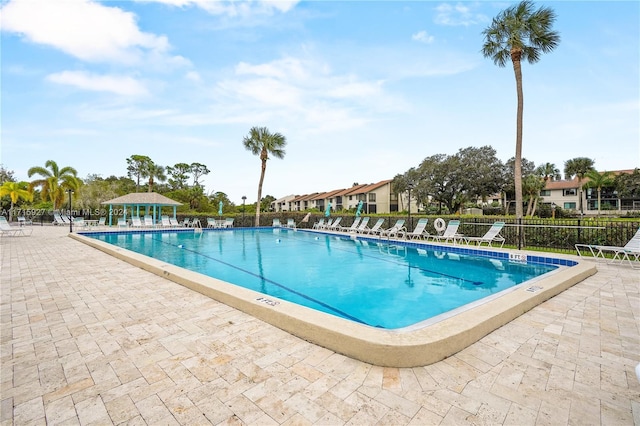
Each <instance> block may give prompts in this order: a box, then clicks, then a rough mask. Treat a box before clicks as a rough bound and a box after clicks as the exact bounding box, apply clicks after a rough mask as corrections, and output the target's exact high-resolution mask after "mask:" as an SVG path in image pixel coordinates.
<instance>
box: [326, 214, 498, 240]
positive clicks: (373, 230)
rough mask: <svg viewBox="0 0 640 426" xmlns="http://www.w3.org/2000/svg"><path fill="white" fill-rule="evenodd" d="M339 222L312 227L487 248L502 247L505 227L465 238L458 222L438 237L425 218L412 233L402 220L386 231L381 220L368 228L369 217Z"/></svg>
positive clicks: (420, 220)
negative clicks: (351, 221) (498, 245)
mask: <svg viewBox="0 0 640 426" xmlns="http://www.w3.org/2000/svg"><path fill="white" fill-rule="evenodd" d="M341 221H342V218H341V217H337V218H336V219H335V220H333V221H331V219H328V220H327V221H326V222H325V219H320V220H319V221H318V222H317V223H315V224H314V225H313V229H317V230H325V231H341V232H350V233H356V234H362V235H378V236H380V237H381V238H382V237H386V238H402V239H409V240H426V241H428V240H432V241H437V242H445V243H464V244H467V245H470V244H471V243H474V244H476V245H482V244H487V245H488V246H492V245H493V244H495V243H500V247H502V246H504V242H505V239H504V237H503V236H502V235H500V232H501V231H502V228H503V227H504V226H505V223H504V222H495V223H493V224H492V225H491V228H489V230H488V231H487V232H486V233H485V235H482V236H466V235H462V234H459V233H458V227H459V226H460V221H459V220H451V221H449V223H448V224H447V227H446V229H445V230H444V232H443V233H442V234H439V235H435V234H430V233H429V232H427V231H426V226H427V224H428V219H425V218H422V219H419V220H418V223H417V224H416V226H415V228H414V229H413V230H412V231H409V230H407V228H406V227H405V226H404V224H405V221H404V219H398V220H397V221H396V223H395V224H394V225H393V226H391V227H390V228H386V229H385V228H382V225H383V224H384V219H382V218H380V219H378V220H377V222H376V223H375V224H374V225H373V226H372V227H368V224H369V221H370V218H369V217H364V218H362V219H361V218H359V217H358V218H356V219H355V220H354V222H353V223H352V224H351V226H349V227H343V226H340V223H341Z"/></svg>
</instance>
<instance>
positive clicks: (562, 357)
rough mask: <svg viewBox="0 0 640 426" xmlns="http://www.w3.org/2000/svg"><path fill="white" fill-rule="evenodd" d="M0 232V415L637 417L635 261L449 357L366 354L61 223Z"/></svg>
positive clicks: (138, 420) (639, 338)
mask: <svg viewBox="0 0 640 426" xmlns="http://www.w3.org/2000/svg"><path fill="white" fill-rule="evenodd" d="M67 234H68V229H63V228H62V227H53V226H45V227H38V226H35V227H34V232H33V235H32V236H29V237H2V238H0V251H1V252H2V255H1V257H2V264H1V267H2V269H1V271H0V284H1V293H0V296H1V306H0V317H1V324H0V330H1V343H0V344H1V346H0V363H1V369H0V370H1V381H2V384H1V391H0V403H1V405H0V425H11V424H14V425H31V424H34V425H37V424H47V423H48V424H70V425H71V424H82V425H89V424H95V425H109V424H154V425H155V424H160V425H165V424H182V425H208V424H252V425H253V424H256V425H307V424H308V425H312V424H318V425H342V424H349V425H373V424H391V425H403V424H410V425H437V424H509V425H511V424H512V425H527V424H554V425H555V424H559V425H565V424H567V425H569V424H572V425H573V424H575V425H591V424H606V425H632V424H636V425H640V383H638V380H637V379H636V376H635V374H634V371H633V370H634V367H635V365H636V364H637V363H638V362H640V331H639V328H640V272H639V271H638V270H632V269H631V268H629V267H628V266H611V265H599V266H598V270H599V271H598V273H597V274H596V275H594V276H592V277H589V278H587V279H586V280H585V281H583V282H581V283H578V284H576V285H575V286H573V287H572V288H570V289H569V290H567V291H565V292H564V293H562V294H560V295H558V296H556V297H554V298H552V299H550V300H548V301H547V302H545V303H543V304H542V305H540V306H538V307H536V308H534V309H532V310H531V311H529V312H527V313H525V314H523V315H522V316H521V317H519V318H517V319H515V320H514V321H512V322H510V323H509V324H507V325H505V326H503V327H501V328H499V329H498V330H496V331H494V332H492V333H490V334H489V335H487V336H486V337H484V338H483V339H481V340H480V341H479V342H477V343H474V344H472V345H471V346H470V347H468V348H466V349H464V350H462V351H461V352H459V353H457V354H456V355H454V356H451V357H450V358H447V359H445V360H443V361H440V362H437V363H435V364H432V365H429V366H426V367H414V368H388V367H376V366H372V365H370V364H366V363H363V362H360V361H355V360H352V359H350V358H347V357H345V356H343V355H340V354H336V353H335V352H332V351H330V350H327V349H324V348H321V347H318V346H316V345H313V344H311V343H308V342H305V341H304V340H301V339H298V338H296V337H293V336H291V335H290V334H288V333H286V332H284V331H281V330H279V329H277V328H275V327H273V326H271V325H268V324H266V323H264V322H262V321H260V320H258V319H255V318H253V317H251V316H250V315H247V314H244V313H242V312H240V311H238V310H236V309H233V308H230V307H227V306H226V305H224V304H221V303H219V302H216V301H215V300H212V299H209V298H208V297H206V296H203V295H201V294H199V293H196V292H193V291H191V290H188V289H187V288H185V287H182V286H180V285H178V284H175V283H173V282H171V281H168V280H165V279H163V278H161V277H158V276H156V275H153V274H151V273H149V272H146V271H144V270H142V269H139V268H136V267H134V266H132V265H129V264H128V263H125V262H123V261H120V260H117V259H115V258H113V257H111V256H109V255H107V254H105V253H102V252H100V251H98V250H95V249H93V248H91V247H88V246H86V245H84V244H82V243H80V242H78V241H75V240H73V239H71V238H68V236H67Z"/></svg>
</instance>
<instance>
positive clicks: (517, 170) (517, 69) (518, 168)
mask: <svg viewBox="0 0 640 426" xmlns="http://www.w3.org/2000/svg"><path fill="white" fill-rule="evenodd" d="M520 57H521V52H520V51H512V52H511V60H512V62H513V71H514V73H515V76H516V91H517V94H518V110H517V114H516V156H515V161H514V167H513V173H514V184H515V191H516V218H517V219H521V218H522V117H523V110H524V100H523V94H522V68H521V64H520Z"/></svg>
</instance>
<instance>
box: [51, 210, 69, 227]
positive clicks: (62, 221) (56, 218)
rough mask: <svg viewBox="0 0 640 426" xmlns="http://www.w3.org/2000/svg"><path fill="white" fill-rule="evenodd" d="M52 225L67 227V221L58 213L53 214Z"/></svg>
mask: <svg viewBox="0 0 640 426" xmlns="http://www.w3.org/2000/svg"><path fill="white" fill-rule="evenodd" d="M53 224H54V225H68V224H69V221H68V220H66V219H65V217H64V216H62V215H61V214H60V213H54V214H53Z"/></svg>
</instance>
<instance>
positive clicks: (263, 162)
mask: <svg viewBox="0 0 640 426" xmlns="http://www.w3.org/2000/svg"><path fill="white" fill-rule="evenodd" d="M266 170H267V160H262V170H261V171H260V182H259V183H258V200H257V201H256V226H260V200H262V183H263V182H264V173H265V171H266Z"/></svg>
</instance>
